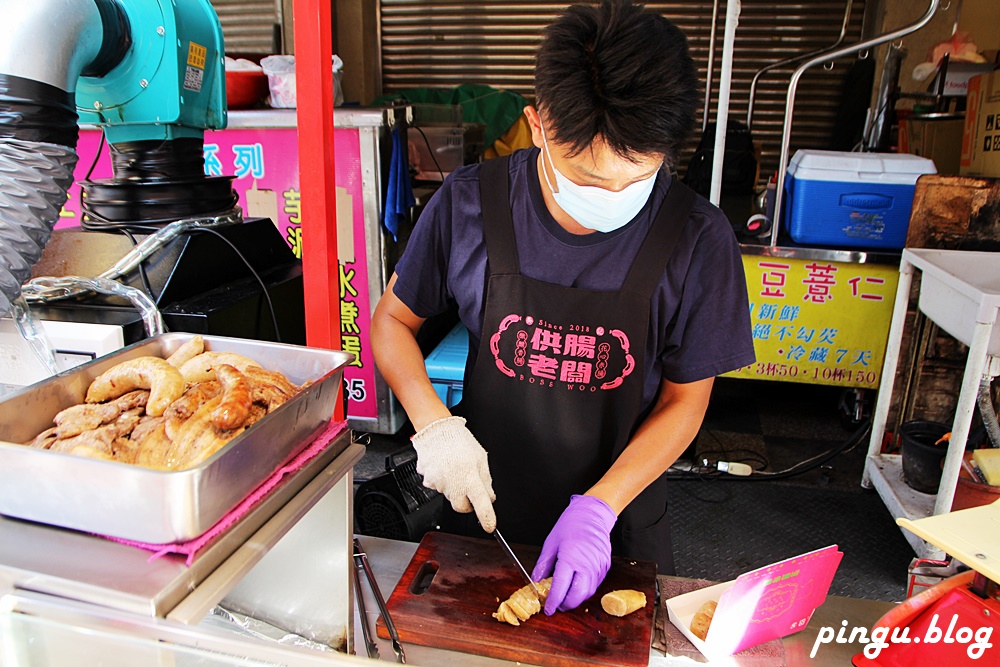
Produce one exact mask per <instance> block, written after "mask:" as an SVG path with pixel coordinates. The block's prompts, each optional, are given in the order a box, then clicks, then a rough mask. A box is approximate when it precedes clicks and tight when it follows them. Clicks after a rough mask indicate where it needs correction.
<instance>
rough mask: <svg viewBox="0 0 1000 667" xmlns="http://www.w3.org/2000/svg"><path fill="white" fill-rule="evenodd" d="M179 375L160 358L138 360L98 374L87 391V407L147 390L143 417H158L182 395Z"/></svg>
mask: <svg viewBox="0 0 1000 667" xmlns="http://www.w3.org/2000/svg"><path fill="white" fill-rule="evenodd" d="M185 386H186V385H185V383H184V378H183V377H182V376H181V374H180V371H178V370H177V369H176V368H174V367H173V366H171V365H170V364H168V363H167V362H166V361H164V360H163V359H160V358H159V357H137V358H136V359H130V360H129V361H123V362H122V363H120V364H118V365H117V366H112V367H111V368H109V369H108V370H106V371H105V372H103V373H101V375H99V376H98V377H97V379H95V380H94V381H93V382H91V383H90V388H89V389H87V399H86V400H87V403H103V402H104V401H107V400H110V399H112V398H118V397H119V396H121V395H122V394H125V393H127V392H130V391H132V390H133V389H148V390H149V400H148V402H147V403H146V413H147V414H149V415H151V416H153V417H159V416H160V415H162V414H163V412H164V410H166V409H167V407H168V406H169V405H170V404H171V403H173V402H174V401H176V400H177V399H178V398H180V397H181V394H183V393H184V387H185Z"/></svg>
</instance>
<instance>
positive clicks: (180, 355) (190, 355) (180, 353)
mask: <svg viewBox="0 0 1000 667" xmlns="http://www.w3.org/2000/svg"><path fill="white" fill-rule="evenodd" d="M204 351H205V339H204V338H202V337H201V336H194V337H193V338H192V339H191V340H189V341H188V342H186V343H184V344H183V345H181V346H180V347H179V348H177V349H176V350H174V353H173V354H171V355H170V356H169V357H167V363H168V364H170V365H171V366H173V367H174V368H180V367H181V366H183V365H184V364H185V363H186V362H188V361H190V360H191V359H194V358H195V357H197V356H198V355H199V354H201V353H202V352H204Z"/></svg>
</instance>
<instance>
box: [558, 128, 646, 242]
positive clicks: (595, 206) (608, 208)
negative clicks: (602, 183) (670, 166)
mask: <svg viewBox="0 0 1000 667" xmlns="http://www.w3.org/2000/svg"><path fill="white" fill-rule="evenodd" d="M541 128H542V143H543V145H544V146H545V153H546V154H547V155H548V158H549V164H550V165H552V172H553V173H554V174H555V175H556V185H558V186H559V191H558V192H556V190H555V188H553V187H552V183H551V182H550V181H549V175H548V172H547V171H546V170H545V167H544V165H543V166H542V175H543V176H544V177H545V184H546V185H548V186H549V190H550V191H551V192H552V196H553V197H554V198H555V200H556V203H557V204H559V208H561V209H562V210H564V211H566V213H567V214H568V215H569V216H570V217H571V218H573V219H574V220H576V221H577V222H578V223H580V224H581V225H582V226H584V227H586V228H587V229H592V230H594V231H597V232H604V233H605V234H606V233H608V232H613V231H615V230H616V229H621V228H622V227H624V226H625V225H627V224H628V223H629V222H631V221H632V218H634V217H635V216H636V215H638V214H639V211H641V210H642V207H643V206H645V205H646V202H647V201H648V200H649V195H650V193H652V191H653V185H654V184H655V183H656V174H655V173H654V174H653V175H652V176H650V177H649V178H645V179H643V180H641V181H636V182H635V183H632V184H630V185H628V186H627V187H625V188H624V189H622V190H619V191H618V192H613V191H611V190H605V189H604V188H599V187H597V186H594V185H577V184H576V183H574V182H573V181H571V180H569V179H568V178H566V177H565V176H563V175H562V174H561V173H559V170H558V169H556V165H555V163H553V162H552V153H550V152H549V142H548V139H546V137H545V126H541Z"/></svg>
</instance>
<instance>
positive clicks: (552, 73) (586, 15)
mask: <svg viewBox="0 0 1000 667" xmlns="http://www.w3.org/2000/svg"><path fill="white" fill-rule="evenodd" d="M535 97H536V101H537V106H538V109H539V112H540V113H542V114H543V116H544V120H545V121H546V127H545V130H546V134H547V137H548V138H549V139H550V140H553V139H554V140H556V141H558V142H559V143H561V144H565V145H567V146H569V147H570V150H571V153H572V154H574V155H575V154H578V153H580V152H582V151H583V150H585V149H587V148H588V147H589V146H590V144H591V142H592V141H593V140H594V138H595V137H598V136H599V137H601V138H602V139H603V140H604V141H605V142H606V143H607V145H608V147H609V148H611V150H613V151H614V152H615V153H617V154H618V155H621V156H623V157H626V158H627V157H630V155H634V154H643V155H649V154H653V153H660V154H663V155H664V156H665V160H666V162H667V165H668V166H670V167H674V166H676V164H677V158H678V151H679V150H680V147H681V145H682V144H683V143H684V141H685V140H686V139H687V138H688V136H689V135H690V133H691V131H692V129H693V127H694V120H695V118H694V114H695V109H696V108H697V104H698V76H697V72H696V70H695V67H694V62H693V61H692V60H691V56H690V55H689V54H688V45H687V38H686V37H685V36H684V33H683V32H681V30H680V29H679V28H678V27H677V26H676V25H674V24H673V23H672V22H671V21H670V20H668V19H667V18H665V17H664V16H662V15H660V14H657V13H654V12H650V11H646V10H645V8H644V7H643V5H639V4H633V3H632V2H631V1H630V0H603V1H602V2H601V3H600V4H599V5H573V6H571V7H569V8H567V9H566V11H565V12H564V13H563V14H562V15H561V16H560V17H559V18H558V19H557V20H556V21H555V22H554V23H552V24H550V25H549V26H548V27H547V28H546V30H545V36H544V39H543V40H542V43H541V45H540V46H539V47H538V51H537V53H536V56H535Z"/></svg>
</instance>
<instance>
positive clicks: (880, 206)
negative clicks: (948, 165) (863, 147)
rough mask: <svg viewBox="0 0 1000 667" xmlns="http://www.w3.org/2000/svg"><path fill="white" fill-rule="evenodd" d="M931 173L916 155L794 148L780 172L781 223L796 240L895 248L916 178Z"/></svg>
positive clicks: (903, 228) (900, 242) (904, 227)
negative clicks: (782, 191) (782, 189)
mask: <svg viewBox="0 0 1000 667" xmlns="http://www.w3.org/2000/svg"><path fill="white" fill-rule="evenodd" d="M936 173H937V169H935V167H934V162H933V161H931V160H928V159H927V158H923V157H918V156H916V155H907V154H898V153H843V152H838V151H819V150H800V151H797V152H796V153H795V155H794V156H793V157H792V161H791V163H789V165H788V174H787V176H786V177H785V199H784V211H783V217H784V220H785V228H786V229H787V230H788V234H789V235H790V236H791V237H792V240H793V241H795V242H796V243H802V244H807V245H832V246H851V247H857V248H882V249H892V250H899V249H901V248H902V247H903V246H904V245H905V244H906V230H907V227H909V225H910V209H911V208H912V206H913V190H914V186H915V185H916V183H917V179H918V178H919V177H920V176H921V175H923V174H936Z"/></svg>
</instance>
